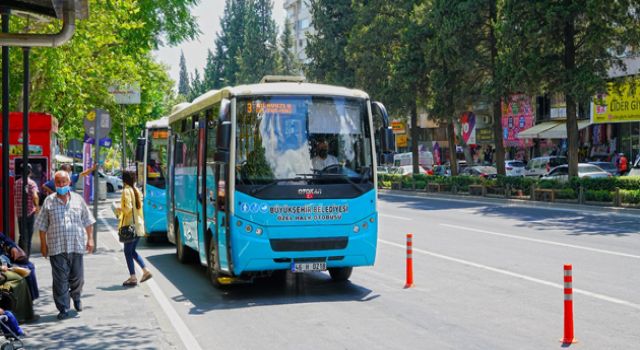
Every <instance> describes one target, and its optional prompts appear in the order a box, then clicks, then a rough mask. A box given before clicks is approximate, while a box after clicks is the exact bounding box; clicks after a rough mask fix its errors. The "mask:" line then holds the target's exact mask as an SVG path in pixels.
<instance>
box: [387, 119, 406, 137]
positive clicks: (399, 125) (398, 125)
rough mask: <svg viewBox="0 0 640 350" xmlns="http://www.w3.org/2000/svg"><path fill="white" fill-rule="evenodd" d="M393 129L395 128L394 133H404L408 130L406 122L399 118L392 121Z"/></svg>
mask: <svg viewBox="0 0 640 350" xmlns="http://www.w3.org/2000/svg"><path fill="white" fill-rule="evenodd" d="M391 130H393V133H394V134H404V133H405V132H406V130H405V127H404V123H403V122H401V121H399V120H394V121H392V122H391Z"/></svg>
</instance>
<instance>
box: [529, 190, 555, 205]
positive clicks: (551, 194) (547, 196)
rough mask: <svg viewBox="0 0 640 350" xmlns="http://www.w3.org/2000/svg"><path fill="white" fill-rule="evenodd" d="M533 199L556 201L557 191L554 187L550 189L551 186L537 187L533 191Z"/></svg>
mask: <svg viewBox="0 0 640 350" xmlns="http://www.w3.org/2000/svg"><path fill="white" fill-rule="evenodd" d="M538 195H540V196H538ZM533 200H534V201H535V200H543V201H548V202H555V200H556V193H555V191H554V190H553V189H550V188H536V189H535V191H534V192H533Z"/></svg>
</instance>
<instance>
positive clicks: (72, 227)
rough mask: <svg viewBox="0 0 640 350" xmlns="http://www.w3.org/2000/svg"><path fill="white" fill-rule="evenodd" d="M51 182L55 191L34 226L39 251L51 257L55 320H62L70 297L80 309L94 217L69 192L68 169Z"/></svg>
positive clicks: (66, 312)
mask: <svg viewBox="0 0 640 350" xmlns="http://www.w3.org/2000/svg"><path fill="white" fill-rule="evenodd" d="M54 182H55V186H56V194H55V195H51V196H48V197H47V199H45V201H44V203H43V204H42V208H41V211H40V215H38V218H37V219H36V223H35V226H36V228H37V229H38V230H39V231H40V242H41V244H40V252H41V253H42V256H43V257H45V258H46V257H49V258H50V262H51V270H52V274H53V300H54V302H55V304H56V308H57V309H58V311H59V312H60V313H59V314H58V319H59V320H63V319H65V318H67V317H69V313H68V312H69V309H70V307H69V297H71V299H72V300H73V307H74V309H76V311H78V312H80V311H82V303H81V300H80V295H81V293H82V286H83V285H84V267H83V254H84V253H85V252H86V253H89V254H90V253H91V252H93V224H94V223H95V222H96V220H95V219H94V218H93V215H91V211H90V210H89V207H87V205H86V203H85V202H84V200H83V199H82V197H81V196H80V195H79V194H77V193H74V192H71V188H70V184H71V179H70V177H69V173H68V172H66V171H63V170H61V171H58V172H56V174H55V176H54Z"/></svg>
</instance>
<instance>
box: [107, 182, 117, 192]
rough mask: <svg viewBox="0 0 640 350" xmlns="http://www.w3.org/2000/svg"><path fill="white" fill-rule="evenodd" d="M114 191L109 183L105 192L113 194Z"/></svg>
mask: <svg viewBox="0 0 640 350" xmlns="http://www.w3.org/2000/svg"><path fill="white" fill-rule="evenodd" d="M115 191H116V190H115V189H114V188H113V185H112V184H110V183H107V192H109V193H113V192H115Z"/></svg>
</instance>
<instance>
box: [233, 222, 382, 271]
mask: <svg viewBox="0 0 640 350" xmlns="http://www.w3.org/2000/svg"><path fill="white" fill-rule="evenodd" d="M235 221H236V220H234V221H232V222H235ZM245 223H246V224H244V225H242V226H241V227H237V228H238V229H242V230H243V231H242V232H238V233H237V234H234V235H233V242H232V245H231V246H232V247H233V251H232V254H233V262H234V274H235V275H236V276H238V275H240V274H242V273H244V272H256V271H268V270H282V269H290V268H291V264H292V263H293V262H295V261H326V263H327V268H333V267H351V266H370V265H373V264H374V263H375V259H376V248H377V239H378V234H377V233H378V217H377V214H376V213H373V214H371V215H369V216H367V217H365V218H363V219H362V220H359V221H358V222H357V223H354V224H350V225H309V226H277V227H260V226H259V225H255V224H254V223H250V222H246V221H245ZM365 223H366V225H364V224H365ZM247 226H251V231H250V232H247V229H246V227H247ZM356 226H357V227H358V229H357V231H358V232H355V230H356V229H354V227H356ZM258 228H261V229H262V233H261V234H257V231H258V230H257V229H258ZM258 232H259V231H258Z"/></svg>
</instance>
